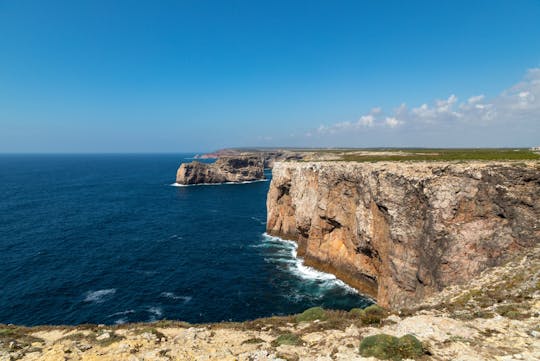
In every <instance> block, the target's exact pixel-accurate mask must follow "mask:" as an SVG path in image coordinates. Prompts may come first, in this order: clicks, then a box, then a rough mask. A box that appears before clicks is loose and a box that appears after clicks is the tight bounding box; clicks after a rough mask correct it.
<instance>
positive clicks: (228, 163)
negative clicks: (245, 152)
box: [176, 157, 264, 185]
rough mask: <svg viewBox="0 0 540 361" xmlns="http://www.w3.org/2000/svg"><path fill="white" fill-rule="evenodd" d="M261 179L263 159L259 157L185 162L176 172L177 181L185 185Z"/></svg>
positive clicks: (262, 177)
mask: <svg viewBox="0 0 540 361" xmlns="http://www.w3.org/2000/svg"><path fill="white" fill-rule="evenodd" d="M259 179H264V166H263V161H262V159H261V158H259V157H223V158H219V159H218V160H217V161H216V162H215V163H201V162H197V161H194V162H191V163H183V164H182V165H181V166H180V168H178V171H177V173H176V183H178V184H183V185H188V184H202V183H225V182H234V183H239V182H247V181H253V180H259Z"/></svg>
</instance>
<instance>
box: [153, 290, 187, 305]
mask: <svg viewBox="0 0 540 361" xmlns="http://www.w3.org/2000/svg"><path fill="white" fill-rule="evenodd" d="M160 296H161V297H164V298H168V299H171V300H182V301H184V303H188V302H189V301H191V299H192V297H191V296H177V295H175V294H174V293H172V292H161V294H160Z"/></svg>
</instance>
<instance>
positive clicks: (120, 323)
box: [114, 317, 128, 325]
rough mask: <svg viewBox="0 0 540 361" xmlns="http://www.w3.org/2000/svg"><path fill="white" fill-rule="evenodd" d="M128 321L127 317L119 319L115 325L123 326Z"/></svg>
mask: <svg viewBox="0 0 540 361" xmlns="http://www.w3.org/2000/svg"><path fill="white" fill-rule="evenodd" d="M127 322H128V319H127V317H122V318H119V319H118V320H116V321H114V324H115V325H123V324H124V323H127Z"/></svg>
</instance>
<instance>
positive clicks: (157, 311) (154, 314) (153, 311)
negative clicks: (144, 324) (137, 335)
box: [147, 306, 163, 322]
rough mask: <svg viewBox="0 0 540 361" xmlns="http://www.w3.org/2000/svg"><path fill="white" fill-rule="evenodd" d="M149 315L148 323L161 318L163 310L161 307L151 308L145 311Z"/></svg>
mask: <svg viewBox="0 0 540 361" xmlns="http://www.w3.org/2000/svg"><path fill="white" fill-rule="evenodd" d="M147 311H148V313H150V322H153V321H157V320H158V319H159V318H160V317H161V316H163V309H162V308H161V307H157V306H152V307H149V308H148V309H147Z"/></svg>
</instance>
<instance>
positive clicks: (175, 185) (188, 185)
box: [170, 179, 270, 187]
mask: <svg viewBox="0 0 540 361" xmlns="http://www.w3.org/2000/svg"><path fill="white" fill-rule="evenodd" d="M269 180H270V179H256V180H252V181H243V182H222V183H197V184H180V183H176V182H175V183H173V184H170V186H172V187H197V186H221V185H224V184H249V183H257V182H268V181H269Z"/></svg>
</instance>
